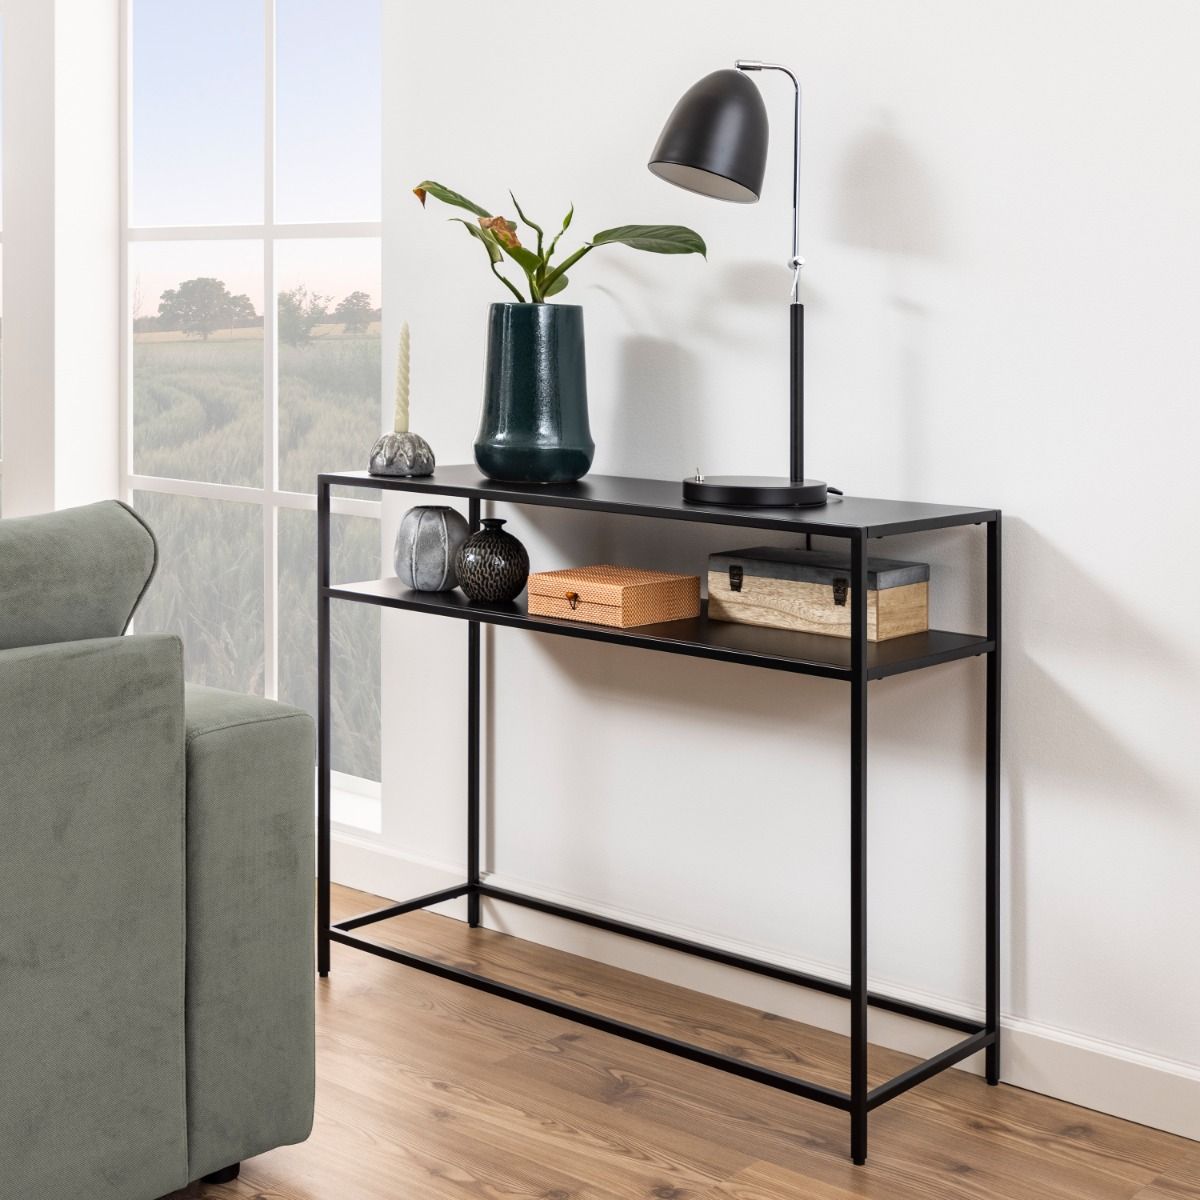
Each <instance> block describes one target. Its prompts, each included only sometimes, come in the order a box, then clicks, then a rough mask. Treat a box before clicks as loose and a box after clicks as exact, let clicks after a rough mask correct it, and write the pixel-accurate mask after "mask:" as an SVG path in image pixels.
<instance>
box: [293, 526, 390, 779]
mask: <svg viewBox="0 0 1200 1200" xmlns="http://www.w3.org/2000/svg"><path fill="white" fill-rule="evenodd" d="M330 524H331V530H330V543H331V549H332V563H331V571H332V575H333V578H334V580H340V581H343V582H348V581H352V580H358V579H377V578H378V577H379V575H380V574H381V571H380V555H379V522H378V521H373V520H371V518H369V517H344V516H339V515H337V514H334V515H333V516H332V517H331V518H330ZM316 586H317V518H316V514H315V513H311V512H299V511H296V510H295V509H286V508H284V509H280V510H279V698H280V699H281V700H286V701H287V702H288V703H289V704H294V705H296V706H297V707H298V708H304V709H307V710H308V711H309V712H311V713H312V714H313V716H314V717H315V716H316V713H317V608H316ZM379 619H380V614H379V609H377V608H375V607H374V606H373V605H367V604H345V603H339V602H336V601H335V602H334V603H333V605H332V606H331V609H330V644H331V646H332V650H333V653H332V667H333V769H334V770H335V771H343V772H345V773H346V774H347V775H358V776H360V777H361V778H363V779H378V778H379V736H380V728H379V726H380V716H379V671H380V667H379Z"/></svg>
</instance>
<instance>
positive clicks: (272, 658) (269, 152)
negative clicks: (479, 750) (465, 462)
mask: <svg viewBox="0 0 1200 1200" xmlns="http://www.w3.org/2000/svg"><path fill="white" fill-rule="evenodd" d="M120 2H121V14H120V20H121V47H120V59H121V62H120V122H121V130H120V164H119V171H120V193H121V194H120V214H121V218H120V219H121V229H120V288H121V297H120V311H121V348H120V397H121V412H120V466H119V470H120V484H119V486H120V494H121V496H122V497H123V498H124V499H125V500H127V501H129V500H132V496H133V493H134V492H135V491H148V492H159V493H165V494H167V495H173V496H190V497H194V498H196V499H204V500H233V501H238V502H240V503H243V504H257V505H259V506H260V508H261V510H262V521H263V656H264V661H263V687H264V693H265V695H266V696H267V697H268V698H270V699H277V698H278V694H279V536H278V514H279V511H280V510H281V509H298V510H301V511H304V512H313V513H315V512H316V508H317V498H316V491H315V489H316V480H314V481H313V488H314V491H313V493H311V494H309V493H306V492H292V491H285V490H282V489H281V488H280V487H279V445H278V441H279V370H278V367H279V346H278V340H277V330H276V326H277V318H278V297H277V296H276V285H275V247H276V244H277V243H278V242H281V241H292V240H311V241H316V240H328V239H345V238H375V239H378V240H379V241H380V243H381V246H382V238H383V222H382V220H380V221H332V222H315V223H307V224H279V223H277V222H276V220H275V147H276V112H275V108H276V105H275V81H276V46H275V40H276V39H275V33H276V21H275V0H262V5H263V21H264V45H265V56H264V64H263V86H264V89H265V96H264V100H265V104H264V121H263V130H262V134H263V151H264V155H265V161H264V171H263V191H264V196H263V223H262V224H261V225H178V226H157V225H156V226H132V225H131V224H130V196H131V187H130V183H131V181H130V171H131V167H132V150H133V136H132V135H133V129H132V120H133V115H132V114H133V105H132V96H133V74H132V72H133V3H134V0H120ZM185 241H187V242H194V241H256V242H261V243H262V249H263V463H262V467H263V474H262V480H263V482H262V486H261V487H253V486H243V485H236V484H223V483H204V482H198V481H195V480H185V479H171V478H166V477H162V476H156V475H141V474H136V473H135V472H134V470H133V467H134V457H133V424H134V421H133V415H134V414H133V345H134V341H133V296H132V294H131V290H130V284H131V280H130V271H129V256H130V248H131V247H132V246H133V245H134V244H136V243H139V242H185ZM381 290H382V289H381ZM380 302H381V303H382V296H381V297H380ZM380 385H381V390H380V396H381V400H380V404H381V419H382V403H383V401H382V396H383V389H382V379H381V380H380ZM365 449H366V448H365V447H364V452H365ZM330 508H331V510H332V511H333V512H335V513H340V514H342V515H345V516H355V517H369V518H372V519H374V520H376V521H378V520H380V515H381V509H382V505H381V503H380V502H379V501H378V500H358V499H351V498H348V497H334V498H332V499H331V501H330ZM315 578H316V576H315V569H314V581H315ZM314 587H315V583H314ZM344 778H345V781H346V790H347V791H348V792H350V793H352V794H359V795H361V794H362V791H363V785H368V786H369V787H371V788H372V789H377V787H378V785H377V784H376V783H375V781H373V780H357V779H355V778H354V777H349V776H347V777H344ZM353 827H354V828H355V831H356V832H362V831H363V830H362V828H361V827H359V826H358V824H357V822H356V823H355V824H354V826H353Z"/></svg>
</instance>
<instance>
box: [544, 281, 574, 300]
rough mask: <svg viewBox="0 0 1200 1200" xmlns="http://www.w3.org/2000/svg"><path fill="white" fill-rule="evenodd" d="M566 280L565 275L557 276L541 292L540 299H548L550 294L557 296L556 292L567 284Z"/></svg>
mask: <svg viewBox="0 0 1200 1200" xmlns="http://www.w3.org/2000/svg"><path fill="white" fill-rule="evenodd" d="M567 282H568V281H567V277H566V276H565V275H559V276H557V277H556V278H555V280H554V282H553V283H552V284H551V285H550V286H549V287H548V288H546V290H545V291H544V292H542V299H543V300H549V299H550V297H551V296H557V295H558V293H559V292H561V291H562V290H563V288H565V287H566V286H567Z"/></svg>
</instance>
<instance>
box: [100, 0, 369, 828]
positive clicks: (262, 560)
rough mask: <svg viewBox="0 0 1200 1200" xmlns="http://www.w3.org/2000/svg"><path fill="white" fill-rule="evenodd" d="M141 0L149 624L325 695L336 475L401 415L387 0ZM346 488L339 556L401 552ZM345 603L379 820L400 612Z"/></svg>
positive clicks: (242, 671) (340, 760) (133, 386)
mask: <svg viewBox="0 0 1200 1200" xmlns="http://www.w3.org/2000/svg"><path fill="white" fill-rule="evenodd" d="M126 11H127V16H126V21H127V29H126V47H127V52H126V62H125V75H124V79H125V102H124V110H125V111H124V122H125V125H124V128H125V138H124V151H123V158H124V213H125V218H124V227H125V235H124V246H123V253H124V262H125V278H126V289H125V290H126V296H127V327H126V336H125V344H124V355H123V376H124V378H123V391H124V397H125V422H124V437H123V439H122V440H123V447H122V459H123V462H122V474H123V480H124V488H125V491H126V494H127V495H128V496H129V498H130V499H131V500H132V501H133V503H134V504H135V505H136V506H137V508H138V509H139V511H141V512H142V513H144V514H145V516H146V517H147V519H148V520H149V522H150V524H151V525H152V527H153V528H154V530H155V532H156V534H157V535H158V538H159V543H160V567H159V572H158V576H157V577H156V579H155V582H154V584H153V585H152V587H151V589H150V591H149V592H148V593H147V596H146V598H145V600H144V602H143V605H142V608H141V610H140V612H139V617H138V627H139V628H140V629H143V630H148V629H165V630H171V631H174V632H178V633H180V634H181V635H182V637H183V638H184V645H185V655H186V660H185V661H186V671H187V676H188V679H189V680H190V681H192V682H196V683H204V684H210V685H212V686H215V687H224V688H230V689H233V690H237V691H246V692H257V693H259V694H262V695H266V696H271V697H278V698H279V699H282V700H285V701H288V702H289V703H293V704H297V705H300V706H302V707H305V708H307V709H309V710H310V711H314V712H315V707H316V598H315V592H314V588H315V582H316V576H315V547H316V501H315V495H314V490H315V486H316V475H317V472H318V471H321V470H335V469H344V468H346V467H350V466H354V465H356V464H359V463H363V462H364V461H365V459H366V455H367V451H368V450H369V448H370V446H371V443H372V442H373V440H374V438H375V437H376V436H377V434H378V433H379V430H380V428H381V395H382V389H381V383H382V371H381V363H380V319H381V253H380V235H381V231H382V230H381V225H380V123H381V95H380V56H381V47H380V0H341V2H340V3H339V4H337V5H329V4H327V3H323V2H322V3H318V2H317V0H208V2H207V3H205V4H203V5H200V4H187V3H183V2H181V0H128V3H127V9H126ZM333 510H334V513H335V514H336V517H335V521H336V534H337V537H336V542H337V546H338V549H337V552H336V554H335V561H334V569H335V572H336V574H337V575H338V576H339V577H341V578H345V579H349V578H357V579H363V578H375V577H377V576H378V575H380V574H381V568H380V562H379V559H380V547H379V536H380V535H379V504H378V502H377V501H375V500H369V499H362V498H356V497H355V496H354V495H353V494H348V493H347V494H344V493H340V492H339V494H338V495H337V496H336V497H335V498H334V500H333ZM338 607H341V608H346V609H352V610H354V611H350V612H345V611H342V612H338V611H335V613H334V618H333V620H334V625H333V631H332V632H333V645H334V704H333V711H334V723H333V758H334V768H335V771H337V772H338V773H339V775H338V778H340V780H341V782H342V783H343V785H344V786H343V787H342V789H341V790H342V791H343V792H344V793H346V797H347V799H346V800H345V803H344V805H343V807H342V808H339V809H338V810H337V811H338V815H339V817H340V818H341V819H344V820H345V821H347V822H348V823H352V824H359V825H365V826H366V827H368V828H371V827H373V828H376V829H377V828H378V813H377V806H376V808H375V809H372V806H371V804H370V803H366V804H364V797H366V798H367V799H368V800H369V799H370V797H371V794H372V787H371V783H372V781H377V780H378V779H379V774H380V771H379V756H380V720H379V703H380V701H379V616H378V614H377V613H371V612H366V611H359V610H362V609H364V607H365V606H362V605H352V606H351V605H347V606H338ZM374 794H375V795H376V796H377V785H376V787H375V793H374ZM364 813H365V814H367V815H366V816H364V815H363V814H364Z"/></svg>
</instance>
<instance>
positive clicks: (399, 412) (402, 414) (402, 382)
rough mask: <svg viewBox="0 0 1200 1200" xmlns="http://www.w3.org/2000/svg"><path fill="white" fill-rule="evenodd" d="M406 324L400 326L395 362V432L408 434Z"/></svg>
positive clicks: (407, 341) (407, 347) (407, 350)
mask: <svg viewBox="0 0 1200 1200" xmlns="http://www.w3.org/2000/svg"><path fill="white" fill-rule="evenodd" d="M408 356H409V334H408V322H407V321H405V322H404V324H403V325H401V326H400V353H399V356H398V357H397V360H396V422H395V424H396V432H397V433H407V432H408Z"/></svg>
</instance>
